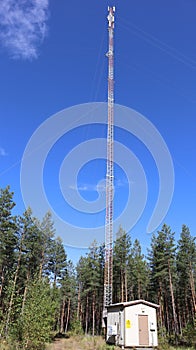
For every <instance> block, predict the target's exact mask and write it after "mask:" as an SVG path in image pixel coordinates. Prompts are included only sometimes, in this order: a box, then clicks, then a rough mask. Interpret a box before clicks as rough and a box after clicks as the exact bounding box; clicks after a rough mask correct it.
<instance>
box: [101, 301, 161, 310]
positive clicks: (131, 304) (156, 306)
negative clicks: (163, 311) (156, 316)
mask: <svg viewBox="0 0 196 350" xmlns="http://www.w3.org/2000/svg"><path fill="white" fill-rule="evenodd" d="M137 304H144V305H147V306H150V307H154V308H156V309H158V308H159V307H160V306H159V305H158V304H154V303H151V302H150V301H146V300H142V299H139V300H132V301H126V302H122V303H116V304H111V305H108V306H107V308H108V309H109V308H112V307H116V306H123V307H124V308H125V307H128V306H133V305H137Z"/></svg>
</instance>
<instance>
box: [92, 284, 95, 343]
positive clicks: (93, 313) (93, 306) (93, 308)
mask: <svg viewBox="0 0 196 350" xmlns="http://www.w3.org/2000/svg"><path fill="white" fill-rule="evenodd" d="M92 316H93V325H92V326H93V334H92V335H93V337H94V335H95V291H93V305H92Z"/></svg>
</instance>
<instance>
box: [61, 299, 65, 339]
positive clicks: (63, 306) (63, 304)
mask: <svg viewBox="0 0 196 350" xmlns="http://www.w3.org/2000/svg"><path fill="white" fill-rule="evenodd" d="M64 320H65V296H63V301H62V307H61V318H60V333H63V332H64Z"/></svg>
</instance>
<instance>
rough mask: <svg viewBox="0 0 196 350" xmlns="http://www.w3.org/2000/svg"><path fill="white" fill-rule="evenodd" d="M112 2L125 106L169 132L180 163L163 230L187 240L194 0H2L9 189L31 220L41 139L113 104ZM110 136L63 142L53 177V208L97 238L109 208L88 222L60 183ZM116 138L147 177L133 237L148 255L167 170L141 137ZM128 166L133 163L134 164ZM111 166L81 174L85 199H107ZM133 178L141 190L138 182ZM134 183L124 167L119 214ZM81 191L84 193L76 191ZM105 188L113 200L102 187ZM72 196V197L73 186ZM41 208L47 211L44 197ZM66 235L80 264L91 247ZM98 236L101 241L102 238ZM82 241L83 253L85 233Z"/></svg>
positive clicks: (0, 51) (90, 130) (195, 68)
mask: <svg viewBox="0 0 196 350" xmlns="http://www.w3.org/2000/svg"><path fill="white" fill-rule="evenodd" d="M108 5H110V6H113V5H114V6H116V14H115V15H116V23H115V41H114V42H115V67H114V68H115V102H116V103H117V104H119V105H122V106H126V107H128V108H131V109H133V110H135V111H137V112H138V113H140V114H141V115H143V116H144V117H145V118H147V119H148V120H149V121H150V122H151V123H152V124H153V125H154V126H155V127H156V128H157V130H158V131H159V132H160V134H161V135H162V138H163V139H164V141H165V143H166V145H167V147H168V149H169V152H170V154H171V158H172V160H173V165H174V173H175V187H174V194H173V198H172V201H171V205H170V207H169V209H168V212H167V214H166V216H165V218H164V219H163V220H162V222H161V223H160V226H159V227H158V228H157V229H159V228H160V227H161V225H162V224H163V223H164V222H166V223H167V224H168V225H170V226H171V228H172V230H173V231H175V232H176V235H177V238H178V234H179V232H180V230H181V226H182V224H186V225H187V226H189V228H190V230H191V234H192V235H195V229H196V224H195V213H194V211H195V199H196V198H195V194H196V185H195V167H196V166H195V163H196V162H195V160H196V159H195V148H196V147H195V146H196V145H195V143H196V141H195V131H196V128H195V112H196V95H195V91H196V89H195V86H196V45H195V35H196V22H195V14H196V3H195V1H193V0H186V1H185V0H173V1H172V2H171V1H169V0H166V1H164V2H162V1H157V0H156V1H155V0H149V1H146V0H137V1H128V0H127V1H122V0H121V1H120V0H116V1H114V2H113V3H108V1H105V0H102V1H92V0H91V1H89V0H85V1H79V0H76V1H74V2H67V1H60V0H49V1H48V0H39V1H29V0H28V1H22V0H15V1H14V0H0V23H1V24H0V29H1V30H0V32H1V34H0V62H1V63H0V77H1V79H0V118H1V129H0V130H1V133H0V135H1V137H0V186H1V187H5V186H6V185H8V184H9V185H10V186H11V189H12V190H13V191H14V193H15V196H14V198H15V201H16V203H17V206H16V209H15V211H16V213H22V212H23V211H24V209H25V206H24V203H23V198H22V193H21V192H22V191H21V186H20V171H21V160H22V157H23V154H24V151H25V147H26V145H27V143H28V142H29V140H30V138H31V136H32V135H33V133H34V132H35V131H36V130H37V129H38V128H39V126H40V125H41V124H42V123H44V122H46V121H47V120H48V119H49V118H50V117H51V116H52V115H54V114H56V113H57V114H58V112H60V111H62V110H64V109H68V108H70V107H72V106H78V105H81V104H84V103H89V102H90V103H94V102H106V101H107V58H106V56H105V53H106V52H107V45H108V37H107V36H108V31H107V19H106V17H107V7H108ZM105 135H106V127H105V125H99V126H97V125H94V120H93V119H92V124H89V126H88V127H84V126H82V127H78V128H76V129H74V130H71V131H70V132H69V133H68V134H67V135H63V136H62V137H60V138H59V139H58V141H57V142H56V143H55V144H54V145H53V147H52V148H51V150H50V152H49V153H48V155H47V157H46V161H45V165H44V172H43V183H44V188H45V192H46V195H47V198H48V200H49V202H50V204H51V206H52V208H53V209H54V210H55V211H56V212H57V213H58V215H59V216H61V217H63V220H68V219H69V220H70V222H71V224H73V225H76V226H78V227H80V226H82V227H83V228H86V227H88V228H89V227H92V231H93V229H94V228H95V227H97V226H99V225H103V224H104V210H102V211H100V212H99V213H97V214H95V215H93V214H92V213H90V214H89V213H88V211H87V212H85V213H84V214H83V215H81V213H79V212H77V211H74V210H73V209H70V207H69V206H68V205H67V204H66V203H65V199H64V198H63V194H62V188H60V186H59V178H58V177H59V174H60V169H61V166H62V164H63V160H64V157H65V156H66V154H68V153H69V152H70V150H71V149H72V148H74V147H76V146H77V145H80V144H81V143H82V142H84V141H86V140H88V139H91V138H104V137H105ZM46 138H47V133H46ZM115 139H116V140H117V141H119V142H121V143H123V144H124V145H125V146H126V147H128V148H130V149H131V151H132V152H133V154H135V156H136V157H137V159H139V161H140V162H141V164H142V166H143V169H144V172H145V175H146V181H147V184H148V196H147V202H146V205H145V208H144V211H143V212H142V215H141V217H140V218H139V219H138V222H137V223H136V225H135V226H134V227H133V228H132V229H131V232H130V233H131V236H132V238H133V239H135V238H138V239H139V240H140V242H141V243H142V246H143V249H144V250H145V249H146V247H147V246H149V243H150V238H151V235H150V234H147V233H146V231H147V229H146V228H147V224H148V222H149V219H150V216H151V215H152V212H153V209H154V206H155V203H156V199H157V195H158V190H159V178H158V174H157V169H156V166H155V163H154V160H153V158H152V156H151V154H150V152H149V150H147V148H146V147H145V146H144V145H143V144H142V142H141V140H138V139H137V138H136V137H135V136H133V135H128V134H127V133H126V132H125V131H122V130H118V128H116V131H115ZM124 161H125V163H128V164H129V159H127V158H124ZM105 165H106V163H105V161H104V160H103V159H102V158H101V159H98V158H96V157H95V159H94V160H93V159H92V160H91V161H89V162H88V163H87V164H86V165H85V166H83V167H82V168H81V169H80V171H79V174H78V177H77V181H78V183H77V186H78V191H79V193H80V195H81V196H82V197H83V199H84V200H86V201H94V200H96V199H97V198H98V193H97V187H96V186H97V183H99V181H102V180H103V178H104V176H105ZM62 169H63V168H62ZM62 171H64V173H66V174H69V172H70V171H71V170H69V167H67V168H65V169H64V170H62ZM165 172H167V168H166V169H165ZM64 173H63V174H64ZM169 176H170V174H168V183H169V181H170V179H169ZM63 177H64V175H63ZM132 180H133V183H134V181H135V179H134V178H133V179H132ZM129 181H130V180H129V179H127V176H126V174H125V173H124V172H123V170H122V169H121V168H120V167H119V166H118V165H116V166H115V198H114V199H115V200H114V208H115V209H114V211H115V217H117V216H118V215H119V213H120V212H121V211H122V210H123V208H124V207H125V205H126V201H127V198H128V194H127V193H128V190H129V186H128V183H129ZM71 186H72V190H73V193H74V191H76V188H75V185H74V184H72V185H71V184H70V186H69V187H70V188H71ZM99 189H100V194H102V199H103V198H104V185H103V183H102V182H100V187H99ZM63 191H64V192H66V186H65V188H64V189H63ZM65 195H66V194H65ZM37 203H38V207H39V199H38V201H37ZM92 203H93V202H92ZM33 209H34V208H33ZM81 209H82V208H81ZM131 215H132V213H131V211H130V217H131ZM130 220H131V219H130ZM121 224H122V226H126V224H127V223H125V222H121ZM62 230H63V228H60V227H57V234H58V235H60V236H62V238H63V240H64V243H65V245H66V250H67V252H68V255H69V256H70V257H71V258H73V259H74V260H76V259H77V258H78V257H79V256H80V254H81V252H83V250H81V249H78V248H74V247H69V246H70V245H72V244H71V241H69V239H68V236H69V232H68V233H65V232H62ZM93 232H94V231H93ZM66 234H67V236H66ZM103 234H104V232H103ZM94 238H96V239H97V238H98V237H96V234H93V233H92V240H93V239H94ZM78 241H79V242H80V241H81V242H80V243H79V245H80V246H82V241H83V238H82V236H79V238H78ZM68 245H69V246H68Z"/></svg>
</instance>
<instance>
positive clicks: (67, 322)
mask: <svg viewBox="0 0 196 350" xmlns="http://www.w3.org/2000/svg"><path fill="white" fill-rule="evenodd" d="M70 305H71V298H69V299H68V306H67V317H66V324H65V333H67V329H68V324H69V316H70Z"/></svg>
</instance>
